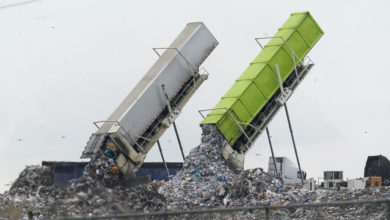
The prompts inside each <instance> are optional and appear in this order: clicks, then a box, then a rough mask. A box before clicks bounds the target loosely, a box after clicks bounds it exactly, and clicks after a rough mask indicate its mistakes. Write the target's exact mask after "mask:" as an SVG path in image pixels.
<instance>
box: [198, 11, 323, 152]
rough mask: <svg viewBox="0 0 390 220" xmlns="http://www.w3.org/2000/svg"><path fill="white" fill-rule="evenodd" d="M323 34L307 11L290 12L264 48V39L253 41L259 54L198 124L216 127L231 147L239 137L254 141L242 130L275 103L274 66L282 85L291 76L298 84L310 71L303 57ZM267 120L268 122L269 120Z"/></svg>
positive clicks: (275, 76) (278, 85) (276, 80)
mask: <svg viewBox="0 0 390 220" xmlns="http://www.w3.org/2000/svg"><path fill="white" fill-rule="evenodd" d="M323 33H324V32H323V31H322V29H321V28H320V27H319V25H318V24H317V22H316V21H315V20H314V18H313V17H312V16H311V14H310V13H309V12H298V13H292V14H291V15H290V17H289V18H288V19H287V21H286V22H285V23H284V24H283V25H282V26H281V27H280V28H279V30H278V31H277V32H276V34H275V35H274V36H273V37H267V38H269V39H270V40H269V41H268V43H267V44H266V45H264V46H263V45H262V44H261V42H260V40H263V39H266V38H256V41H257V43H258V44H259V45H260V46H261V48H262V50H261V52H260V53H259V54H258V55H257V56H256V57H255V59H254V60H253V61H252V62H251V63H250V65H249V67H248V68H247V69H246V70H245V71H244V73H242V74H241V76H240V77H239V78H238V79H237V80H236V82H235V83H234V84H233V86H232V87H231V88H230V89H229V90H228V91H227V93H226V94H225V95H224V96H223V97H222V98H221V100H220V101H219V102H218V103H217V105H216V106H215V107H214V109H209V110H210V112H209V114H207V116H206V117H205V118H204V120H203V121H202V122H201V123H200V125H204V124H215V125H216V126H217V128H218V130H219V131H220V132H221V134H222V135H223V136H224V137H225V138H226V140H227V141H228V142H229V144H230V145H231V146H234V145H235V144H236V142H237V140H238V139H240V138H241V139H242V136H245V139H247V140H246V141H248V142H250V143H252V142H253V140H254V139H251V137H248V135H247V134H246V133H245V130H246V129H247V128H248V129H249V127H253V126H248V125H251V124H252V123H253V121H254V119H257V118H259V117H261V114H266V113H264V111H265V109H268V108H269V105H270V104H271V105H273V104H275V103H274V102H275V96H277V95H279V94H278V93H280V92H279V89H280V84H279V80H278V76H277V74H276V72H277V71H276V69H275V64H277V65H278V66H279V69H280V77H281V81H282V83H283V84H285V83H287V84H288V85H287V86H286V87H289V86H290V87H291V81H294V80H292V78H294V77H295V80H297V81H298V83H299V80H300V79H302V78H303V77H304V75H305V74H306V73H307V72H308V71H309V69H310V68H309V65H308V64H305V62H304V61H305V58H306V55H307V53H308V52H309V51H310V50H311V49H312V48H313V46H314V45H315V44H316V43H317V41H318V40H319V39H320V38H321V36H322V35H323ZM311 66H312V64H310V67H311ZM294 74H295V76H292V75H294ZM295 84H296V83H295ZM295 84H294V85H295ZM295 87H296V85H295V86H294V89H295ZM271 102H272V103H271ZM264 117H265V118H266V117H268V116H267V115H265V116H264ZM266 121H267V122H266V123H269V121H270V120H266Z"/></svg>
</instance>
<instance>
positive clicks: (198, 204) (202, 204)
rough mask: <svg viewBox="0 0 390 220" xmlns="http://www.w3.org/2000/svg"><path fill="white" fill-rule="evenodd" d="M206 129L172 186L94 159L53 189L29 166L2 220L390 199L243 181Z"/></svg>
mask: <svg viewBox="0 0 390 220" xmlns="http://www.w3.org/2000/svg"><path fill="white" fill-rule="evenodd" d="M202 129H203V134H202V142H201V143H200V145H199V146H196V147H195V148H193V149H192V150H191V152H190V154H189V155H188V156H187V157H186V160H185V162H184V166H183V169H182V170H181V171H180V172H178V173H177V175H176V176H173V177H172V178H171V180H170V181H159V182H158V181H153V182H150V183H146V184H141V185H137V186H132V187H125V186H123V185H122V184H121V183H116V182H115V181H114V180H115V179H116V177H115V175H113V176H110V175H107V176H105V174H106V173H107V172H111V168H112V167H114V166H115V163H114V164H111V162H112V161H111V162H110V158H109V157H107V156H106V155H104V154H102V155H100V156H97V158H95V160H92V162H91V163H93V164H90V165H89V168H87V169H86V171H85V172H84V175H83V176H82V177H81V178H78V179H75V180H72V181H71V182H70V183H69V184H68V185H66V186H59V185H49V183H50V179H49V178H48V175H47V173H48V169H49V168H48V167H45V166H28V167H26V169H25V170H23V171H22V172H21V174H20V176H19V178H18V179H17V180H15V182H14V183H13V185H12V187H11V189H10V190H9V191H7V192H5V193H4V194H2V195H1V196H0V218H9V217H10V215H11V214H12V213H14V216H15V215H17V213H19V217H18V218H25V217H26V216H27V215H28V214H31V215H33V216H34V217H35V218H36V219H47V218H53V217H58V216H100V215H115V214H121V213H132V212H161V211H166V210H197V209H208V208H223V207H227V208H229V207H237V206H244V207H249V206H259V205H289V204H304V203H306V202H314V203H324V202H330V201H347V200H368V199H379V198H387V197H388V196H389V193H390V188H388V187H382V188H367V189H364V190H343V191H333V190H316V191H308V190H305V189H302V188H301V187H300V186H299V185H295V186H285V185H283V184H282V183H281V181H280V180H278V179H276V178H274V177H273V176H271V175H268V174H267V173H265V172H264V171H263V170H262V169H261V168H257V169H250V170H244V171H242V172H241V173H239V174H236V173H234V172H233V171H232V170H230V169H229V168H228V165H227V162H226V161H225V160H224V159H223V158H222V156H221V152H222V148H223V146H224V143H225V139H224V138H223V137H222V136H221V134H220V133H219V131H218V129H216V127H215V126H214V125H204V126H203V127H202ZM96 163H97V164H98V165H99V166H96ZM92 171H93V172H92ZM97 171H98V172H97ZM100 172H101V173H100ZM96 173H99V174H98V175H97V174H96ZM110 178H111V179H110ZM111 180H112V181H111ZM9 210H13V212H9ZM15 213H16V214H15ZM272 215H273V216H275V217H278V218H279V217H286V218H287V219H301V218H308V219H310V218H322V217H327V218H336V217H345V218H354V217H358V218H363V219H364V218H368V217H369V218H372V217H375V218H380V217H381V216H382V217H383V216H385V207H384V206H380V205H358V206H351V207H347V208H344V207H329V208H327V207H324V208H317V209H315V208H311V209H310V208H307V209H304V208H289V209H274V210H272ZM263 216H264V211H240V212H235V213H234V215H231V214H229V215H214V216H213V218H216V219H231V218H234V219H258V218H259V217H263ZM195 219H196V218H195Z"/></svg>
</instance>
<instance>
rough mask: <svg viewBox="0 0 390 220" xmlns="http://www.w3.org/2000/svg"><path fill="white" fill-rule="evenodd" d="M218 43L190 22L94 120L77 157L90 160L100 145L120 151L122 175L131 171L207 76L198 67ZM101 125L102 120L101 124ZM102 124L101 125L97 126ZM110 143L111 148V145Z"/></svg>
mask: <svg viewBox="0 0 390 220" xmlns="http://www.w3.org/2000/svg"><path fill="white" fill-rule="evenodd" d="M217 45H218V41H217V40H216V39H215V37H214V36H213V35H212V34H211V32H210V31H209V30H208V29H207V27H206V26H205V25H204V24H203V23H202V22H195V23H189V24H187V26H186V27H185V28H184V30H183V31H182V32H181V33H180V34H179V35H178V36H177V38H176V39H175V40H174V41H173V43H172V44H171V45H170V46H169V47H168V48H155V52H156V53H158V51H157V50H156V49H165V51H164V52H163V53H162V54H161V56H160V54H159V53H158V54H159V56H160V57H159V59H158V60H157V61H156V62H155V64H154V65H153V66H152V67H151V68H150V69H149V71H148V72H147V73H146V74H145V75H144V77H143V78H142V79H141V80H140V81H139V82H138V84H137V85H136V86H135V87H134V88H133V90H132V91H131V92H130V93H129V95H128V96H127V97H126V98H125V99H124V100H123V102H122V103H121V104H120V105H119V106H118V107H117V108H116V110H115V111H114V112H113V113H112V114H111V116H110V117H109V118H108V119H107V120H105V121H100V122H95V125H97V127H98V128H99V129H98V131H97V132H95V133H94V134H92V136H91V137H90V140H89V141H88V143H87V146H86V147H85V149H84V151H83V153H82V156H81V158H93V157H94V155H96V154H97V153H98V152H99V151H100V152H101V150H102V148H108V147H111V148H113V149H117V148H119V149H120V152H121V154H120V155H119V156H118V158H116V162H117V164H118V166H119V168H120V170H121V171H122V173H124V174H125V175H126V176H128V175H130V176H131V175H133V174H134V171H136V170H137V169H138V168H139V167H140V166H141V164H142V163H143V161H144V159H145V157H146V155H147V153H148V152H149V150H150V149H151V148H152V147H153V145H154V144H155V143H156V142H157V140H158V139H159V138H160V137H161V135H162V134H163V133H164V132H165V130H166V129H167V128H168V127H169V126H170V125H171V124H172V123H173V122H174V120H175V119H176V118H177V117H178V115H179V113H180V112H181V109H182V108H183V107H184V105H185V104H186V103H187V101H188V100H189V99H190V98H191V97H192V95H193V94H194V93H195V91H196V90H197V89H198V88H199V86H200V85H201V84H202V83H203V82H204V80H206V79H207V76H208V74H201V73H200V70H199V68H200V65H201V64H202V63H203V61H204V60H205V59H206V58H207V57H208V56H209V55H210V53H211V52H212V51H213V50H214V48H215V47H216V46H217ZM101 123H102V124H101ZM100 125H101V126H100ZM112 145H114V146H112Z"/></svg>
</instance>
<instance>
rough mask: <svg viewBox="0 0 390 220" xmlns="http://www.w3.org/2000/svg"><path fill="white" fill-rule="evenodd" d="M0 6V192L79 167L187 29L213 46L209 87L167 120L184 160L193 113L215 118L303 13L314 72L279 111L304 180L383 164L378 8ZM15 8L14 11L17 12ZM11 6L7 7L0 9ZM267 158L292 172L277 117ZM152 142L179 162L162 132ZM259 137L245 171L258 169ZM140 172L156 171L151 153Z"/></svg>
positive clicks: (386, 104)
mask: <svg viewBox="0 0 390 220" xmlns="http://www.w3.org/2000/svg"><path fill="white" fill-rule="evenodd" d="M22 2H24V1H20V0H2V1H0V28H1V35H0V63H1V65H0V76H1V79H0V103H1V107H0V192H1V191H3V190H4V189H5V188H6V186H5V184H7V183H9V182H10V181H12V180H14V179H15V178H16V177H17V176H18V174H19V172H20V171H21V170H22V169H23V168H24V167H25V165H30V164H40V163H41V161H42V160H60V161H77V160H79V156H80V154H81V152H82V150H83V149H84V146H85V144H86V143H87V141H88V138H89V136H90V135H91V133H93V132H95V130H96V129H95V127H94V126H93V124H92V122H93V121H98V120H104V119H107V118H108V116H109V115H110V114H111V112H113V111H114V109H115V108H116V107H117V106H118V104H119V103H120V102H121V101H122V100H123V99H124V98H125V96H126V95H127V94H128V93H129V91H130V90H131V89H132V88H133V87H134V85H135V84H136V83H137V82H138V80H139V79H140V78H141V77H142V76H143V74H144V73H146V71H147V70H148V69H149V68H150V67H151V66H152V64H153V63H154V62H155V61H156V60H157V56H156V54H155V53H154V52H153V51H152V49H151V48H152V47H161V46H168V45H169V44H170V43H171V42H172V41H173V39H174V38H175V37H176V36H177V35H178V34H179V33H180V31H181V30H182V29H183V28H184V27H185V25H186V24H187V23H188V22H195V21H202V22H204V23H205V25H206V26H207V27H208V28H209V29H210V31H211V32H212V33H213V34H214V36H215V37H216V38H217V39H218V41H219V43H220V44H219V46H218V47H217V48H216V50H215V51H214V52H213V53H212V54H211V55H210V57H209V58H208V59H207V60H206V62H205V63H204V66H205V67H206V68H207V70H208V71H209V72H210V77H209V80H207V81H206V82H205V83H204V84H203V85H202V86H201V88H200V89H199V90H198V91H197V93H196V94H195V95H194V97H193V98H192V99H191V100H190V102H189V103H188V104H187V106H186V107H185V108H184V109H183V112H182V114H181V116H180V117H179V119H178V120H177V126H178V128H179V132H180V135H181V138H182V142H183V145H184V150H185V153H188V152H189V151H190V149H191V148H193V147H195V146H196V145H197V144H199V139H200V134H201V131H200V128H199V125H198V124H199V122H200V121H201V117H200V116H199V114H198V112H197V111H198V110H199V109H206V108H211V107H214V105H215V104H216V103H217V102H218V100H219V99H220V97H221V96H222V95H224V94H225V92H226V91H227V90H228V89H229V87H230V86H231V85H232V84H233V83H234V81H235V80H236V79H237V78H238V77H239V76H240V74H241V73H242V72H243V71H244V70H245V69H246V67H247V66H248V65H249V62H251V61H252V60H253V59H254V57H255V56H256V55H257V54H258V53H259V52H260V48H259V46H258V45H257V44H256V42H255V41H254V38H255V37H259V36H264V35H268V36H272V35H273V34H274V33H275V32H276V31H277V29H278V28H279V27H280V26H281V25H282V24H283V22H284V21H285V20H286V19H287V18H288V17H289V15H290V13H291V12H295V11H310V12H311V13H312V15H313V17H314V18H315V19H316V20H317V22H318V24H319V25H320V26H321V27H322V29H323V30H324V32H325V35H324V36H323V37H322V39H320V41H319V42H318V43H317V45H316V46H315V47H314V49H313V50H312V51H311V52H310V53H309V56H310V57H311V58H312V60H313V61H314V63H315V67H314V68H313V69H312V71H311V72H310V74H309V75H308V76H307V78H306V79H305V80H304V82H303V83H302V84H301V86H300V87H299V88H298V90H297V91H296V92H295V93H294V94H293V96H292V98H291V99H290V100H289V102H288V104H289V110H290V116H291V119H292V123H293V128H294V132H295V135H296V142H297V147H298V151H299V155H300V159H301V165H302V167H303V169H305V170H306V171H307V172H308V176H309V177H315V178H317V177H319V176H322V171H324V170H343V171H344V176H345V177H348V178H355V177H361V176H363V170H364V165H365V161H366V158H367V156H369V155H376V154H383V155H385V156H388V157H390V148H389V143H388V137H389V136H390V123H389V122H390V115H389V112H390V97H389V95H388V94H389V92H390V88H389V87H388V82H389V79H390V76H389V73H390V65H388V64H389V55H388V51H390V45H389V43H388V39H387V38H388V36H389V34H390V30H389V28H390V15H389V12H388V10H389V8H390V7H389V2H388V1H323V2H321V3H319V2H318V1H309V0H308V1H201V0H198V1H182V0H178V1H169V0H168V1H124V0H117V1H108V0H101V1H96V0H77V1H76V0H66V1H65V0H41V1H31V3H28V4H20V5H19V3H22ZM15 4H16V5H15ZM9 5H14V6H13V7H8V6H9ZM270 131H271V135H272V140H273V144H274V148H275V149H274V150H275V154H276V155H277V156H287V157H289V158H290V159H292V160H294V161H295V158H294V151H293V147H292V144H291V139H290V136H289V132H288V126H287V122H286V118H285V115H284V112H283V111H280V112H279V113H278V115H277V117H276V118H275V119H274V120H273V121H272V123H271V125H270ZM161 143H162V146H163V149H164V152H165V157H166V159H167V160H168V161H171V162H174V161H181V156H180V152H179V147H178V145H177V142H176V138H175V136H174V132H173V129H172V128H170V129H169V130H168V131H167V132H166V134H165V135H164V137H163V138H162V139H161ZM269 155H270V151H269V147H268V143H267V139H266V137H265V135H262V136H261V137H260V138H259V139H258V141H257V142H256V143H255V145H254V146H253V147H252V149H251V150H250V151H249V153H248V155H247V157H246V167H247V168H250V167H259V166H260V167H263V168H265V169H266V168H267V163H268V157H269ZM147 161H161V159H160V156H159V153H158V150H157V149H153V150H152V151H151V152H150V154H149V155H148V157H147Z"/></svg>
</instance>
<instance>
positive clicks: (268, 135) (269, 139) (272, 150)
mask: <svg viewBox="0 0 390 220" xmlns="http://www.w3.org/2000/svg"><path fill="white" fill-rule="evenodd" d="M265 130H266V131H267V137H268V143H269V148H270V149H271V154H272V160H273V161H274V167H275V174H276V176H277V177H279V173H278V167H277V166H276V160H275V155H274V149H273V147H272V142H271V136H270V134H269V129H268V127H266V128H265ZM280 177H282V176H280ZM282 180H283V178H282Z"/></svg>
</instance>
